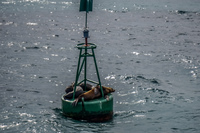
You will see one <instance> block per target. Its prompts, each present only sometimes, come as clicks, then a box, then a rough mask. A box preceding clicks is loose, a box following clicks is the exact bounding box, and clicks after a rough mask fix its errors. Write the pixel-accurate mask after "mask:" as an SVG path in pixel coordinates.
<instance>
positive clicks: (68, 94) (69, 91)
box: [63, 83, 92, 99]
mask: <svg viewBox="0 0 200 133" xmlns="http://www.w3.org/2000/svg"><path fill="white" fill-rule="evenodd" d="M84 89H86V91H89V90H91V89H92V85H90V84H86V88H85V84H84V83H81V84H80V85H79V86H76V92H75V98H77V97H78V96H79V95H81V94H83V93H85V91H83V90H84ZM65 92H66V94H65V95H64V96H63V97H64V99H72V98H73V93H74V83H72V84H71V85H70V86H68V87H67V88H66V89H65Z"/></svg>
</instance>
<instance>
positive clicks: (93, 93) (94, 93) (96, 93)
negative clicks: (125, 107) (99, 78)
mask: <svg viewBox="0 0 200 133" xmlns="http://www.w3.org/2000/svg"><path fill="white" fill-rule="evenodd" d="M102 89H103V93H104V96H105V98H106V99H107V100H109V99H108V98H109V97H108V96H107V95H108V94H109V93H111V92H115V90H114V89H113V88H110V87H105V86H102ZM101 96H102V94H101V89H100V86H99V85H98V86H96V87H93V88H92V89H91V90H89V91H87V92H85V93H83V94H81V95H79V96H78V98H76V99H75V100H74V102H73V103H72V106H76V105H77V103H78V101H79V100H81V99H82V97H83V98H84V100H86V101H87V100H92V99H96V98H99V97H101Z"/></svg>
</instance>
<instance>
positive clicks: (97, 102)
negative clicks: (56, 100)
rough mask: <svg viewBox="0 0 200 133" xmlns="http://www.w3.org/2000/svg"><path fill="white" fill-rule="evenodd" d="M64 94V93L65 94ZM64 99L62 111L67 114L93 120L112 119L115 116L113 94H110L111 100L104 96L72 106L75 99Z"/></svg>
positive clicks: (74, 117)
mask: <svg viewBox="0 0 200 133" xmlns="http://www.w3.org/2000/svg"><path fill="white" fill-rule="evenodd" d="M63 96H64V95H63ZM63 96H62V97H61V100H62V112H63V114H64V115H65V116H67V117H70V118H73V119H77V120H87V121H92V122H104V121H108V120H111V119H112V117H113V96H112V94H109V95H108V97H109V100H107V99H105V98H104V97H101V98H98V99H94V100H90V101H84V100H82V102H78V104H77V106H75V107H74V106H72V103H73V101H74V100H65V99H64V97H63Z"/></svg>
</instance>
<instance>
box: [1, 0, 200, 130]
mask: <svg viewBox="0 0 200 133" xmlns="http://www.w3.org/2000/svg"><path fill="white" fill-rule="evenodd" d="M199 7H200V3H199V0H192V1H186V0H177V1H174V0H163V1H158V0H150V1H148V2H147V1H144V0H124V1H120V0H115V1H114V0H109V1H106V0H101V1H94V9H93V10H94V11H93V12H91V13H89V15H88V25H89V30H90V39H89V42H93V43H96V44H97V46H98V47H97V49H96V51H95V52H96V58H97V60H98V66H99V71H100V75H101V80H102V83H103V84H104V85H105V86H110V87H113V88H114V89H116V92H115V93H114V94H113V95H114V118H113V120H111V121H109V122H106V123H88V122H84V121H82V122H80V121H75V120H72V119H70V118H66V117H64V116H63V115H62V112H61V100H60V97H61V95H62V94H63V93H64V89H65V87H66V86H68V85H69V84H70V83H71V82H73V81H74V79H75V72H76V66H77V61H78V59H77V57H78V50H77V49H76V48H74V47H75V45H76V44H77V43H80V42H83V41H84V40H83V38H82V30H83V27H84V18H85V13H83V12H78V9H79V0H73V1H72V0H65V1H64V0H56V1H55V0H1V1H0V101H1V102H0V132H5V133H11V132H24V133H27V132H37V133H40V132H48V133H49V132H52V133H53V132H62V133H64V132H69V133H74V132H81V133H92V132H107V133H112V132H116V133H121V132H127V133H128V132H137V133H140V132H141V133H143V132H146V133H147V132H149V133H155V132H157V133H160V132H166V133H172V132H180V133H183V132H188V133H198V132H199V131H200V106H199V105H200V104H199V103H200V69H199V68H200V60H199V59H200V54H199V53H200V25H199V24H200V9H199ZM90 62H91V61H90V60H89V64H88V69H89V72H90V73H89V74H88V77H91V78H96V76H95V74H94V67H93V65H92V64H91V63H90Z"/></svg>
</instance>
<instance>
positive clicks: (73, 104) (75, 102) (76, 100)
mask: <svg viewBox="0 0 200 133" xmlns="http://www.w3.org/2000/svg"><path fill="white" fill-rule="evenodd" d="M77 103H78V98H77V99H75V100H74V101H73V103H72V106H74V107H75V106H76V105H77Z"/></svg>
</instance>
